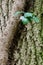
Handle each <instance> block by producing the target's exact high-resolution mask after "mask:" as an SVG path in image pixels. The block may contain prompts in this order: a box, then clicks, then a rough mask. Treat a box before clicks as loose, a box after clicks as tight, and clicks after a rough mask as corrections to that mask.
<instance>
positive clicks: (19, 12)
mask: <svg viewBox="0 0 43 65" xmlns="http://www.w3.org/2000/svg"><path fill="white" fill-rule="evenodd" d="M22 13H24V12H23V11H17V12H15V13H14V16H16V15H18V14H22Z"/></svg>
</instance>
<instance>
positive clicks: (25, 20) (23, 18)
mask: <svg viewBox="0 0 43 65" xmlns="http://www.w3.org/2000/svg"><path fill="white" fill-rule="evenodd" d="M20 20H21V22H22V23H23V24H24V25H26V24H28V22H29V20H28V19H27V18H25V17H24V16H21V17H20Z"/></svg>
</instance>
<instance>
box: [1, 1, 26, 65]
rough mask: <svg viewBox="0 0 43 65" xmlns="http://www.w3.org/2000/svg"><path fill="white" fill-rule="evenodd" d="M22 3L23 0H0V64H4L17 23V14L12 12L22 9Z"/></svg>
mask: <svg viewBox="0 0 43 65" xmlns="http://www.w3.org/2000/svg"><path fill="white" fill-rule="evenodd" d="M19 2H20V3H19ZM24 3H25V0H19V1H18V0H0V65H6V62H7V60H8V48H9V46H10V44H11V40H12V39H13V36H14V35H15V32H16V29H17V26H18V23H19V16H17V17H15V16H14V13H15V12H16V11H18V10H19V11H22V10H23V7H24Z"/></svg>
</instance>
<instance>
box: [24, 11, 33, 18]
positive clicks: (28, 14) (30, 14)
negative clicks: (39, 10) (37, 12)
mask: <svg viewBox="0 0 43 65" xmlns="http://www.w3.org/2000/svg"><path fill="white" fill-rule="evenodd" d="M32 16H33V14H32V13H28V12H27V13H24V17H32Z"/></svg>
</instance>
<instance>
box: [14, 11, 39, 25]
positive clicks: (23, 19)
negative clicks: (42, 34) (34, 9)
mask: <svg viewBox="0 0 43 65" xmlns="http://www.w3.org/2000/svg"><path fill="white" fill-rule="evenodd" d="M19 14H24V15H23V16H20V20H21V22H22V23H23V25H26V24H28V22H31V21H34V22H36V23H38V22H39V18H38V17H37V16H35V14H34V13H30V12H23V11H21V12H20V11H18V12H16V13H15V14H14V15H15V16H16V15H19Z"/></svg>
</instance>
